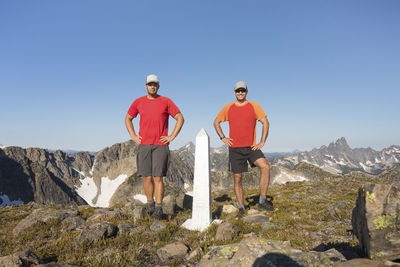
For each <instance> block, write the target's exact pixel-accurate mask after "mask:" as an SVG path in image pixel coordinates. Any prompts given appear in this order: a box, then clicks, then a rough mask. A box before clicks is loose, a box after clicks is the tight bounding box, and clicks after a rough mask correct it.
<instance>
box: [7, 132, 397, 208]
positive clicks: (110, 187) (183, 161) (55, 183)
mask: <svg viewBox="0 0 400 267" xmlns="http://www.w3.org/2000/svg"><path fill="white" fill-rule="evenodd" d="M136 153H137V145H136V144H135V143H134V142H133V141H127V142H124V143H117V144H114V145H112V146H111V147H106V148H104V149H102V150H101V151H99V152H97V153H94V154H93V153H89V152H77V153H71V154H69V153H66V152H64V151H61V150H57V151H49V150H45V149H41V148H20V147H15V146H8V147H2V148H0V206H1V205H6V204H18V203H21V202H24V203H26V202H29V201H34V202H36V203H39V204H44V205H55V204H61V205H71V204H78V205H81V204H89V205H91V206H99V207H109V206H113V205H115V204H118V203H126V202H135V201H136V200H135V199H134V196H136V195H143V194H144V192H143V186H142V181H141V178H140V177H138V176H137V175H136V171H137V167H136ZM194 153H195V145H194V144H193V143H191V142H190V143H188V144H187V145H185V146H183V147H181V148H180V149H178V150H174V151H171V157H170V163H169V170H168V174H167V177H166V178H165V183H166V190H165V194H166V195H168V194H175V195H176V194H184V193H188V191H191V190H192V185H193V167H194ZM267 158H268V159H269V161H270V163H271V179H270V184H271V186H274V185H275V184H284V183H286V182H292V181H303V180H313V179H323V178H326V177H334V176H342V177H343V178H346V175H352V174H354V173H355V172H359V173H358V174H357V175H373V174H378V173H380V174H379V175H381V176H382V177H386V176H391V177H394V178H396V177H397V176H399V169H400V167H398V166H400V147H399V146H394V145H393V146H391V147H389V148H385V149H383V150H381V151H376V150H373V149H371V148H355V149H351V148H350V147H349V146H348V144H347V142H346V140H345V138H340V139H339V140H337V141H336V142H332V143H331V144H329V145H328V146H321V147H320V148H318V149H317V148H316V149H313V150H311V151H308V152H297V153H294V154H289V155H285V154H282V153H274V154H267ZM210 162H211V186H212V190H213V191H223V190H226V189H227V188H232V187H233V179H232V177H231V173H230V172H229V171H228V168H227V167H228V149H227V147H226V146H222V147H219V148H211V149H210ZM396 166H397V167H396ZM258 179H259V178H258V170H257V168H255V169H254V168H253V169H250V171H249V172H248V173H246V174H245V175H244V177H243V184H244V186H245V187H246V188H257V187H258Z"/></svg>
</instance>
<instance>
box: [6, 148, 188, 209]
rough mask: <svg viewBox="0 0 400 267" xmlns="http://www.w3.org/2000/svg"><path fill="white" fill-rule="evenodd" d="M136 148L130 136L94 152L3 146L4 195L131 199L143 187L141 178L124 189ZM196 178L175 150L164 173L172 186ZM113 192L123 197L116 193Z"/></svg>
mask: <svg viewBox="0 0 400 267" xmlns="http://www.w3.org/2000/svg"><path fill="white" fill-rule="evenodd" d="M136 151H137V145H136V144H135V143H134V142H132V141H128V142H124V143H118V144H115V145H113V146H111V147H107V148H105V149H103V150H101V151H99V152H97V153H96V154H94V155H92V154H89V153H88V152H79V153H76V154H74V155H68V154H66V153H64V152H62V151H55V152H49V151H47V150H44V149H40V148H27V149H23V148H20V147H5V148H3V149H0V196H2V198H0V199H3V198H5V197H7V198H8V199H10V200H11V201H13V200H21V201H23V202H25V203H26V202H29V201H35V202H36V203H39V204H46V205H55V204H62V205H70V204H78V205H81V204H86V203H88V204H90V205H92V206H109V205H110V204H116V203H118V202H119V201H125V200H131V199H130V198H132V197H133V195H132V192H137V193H143V189H142V185H141V184H140V183H137V184H136V185H135V186H134V188H132V183H131V187H130V188H129V189H132V191H131V192H127V193H130V194H129V196H128V195H126V194H121V191H124V190H123V189H124V186H125V185H126V182H127V181H128V178H129V177H132V176H134V175H135V173H136V170H137V167H136ZM192 179H193V170H192V169H191V168H190V167H188V166H187V165H186V164H185V163H184V162H182V160H180V158H179V157H177V156H176V155H175V154H174V153H171V160H170V167H169V171H168V175H167V177H166V183H167V184H168V185H169V187H170V188H176V190H183V188H184V185H185V184H188V185H191V184H192ZM125 189H126V188H125ZM125 191H126V190H125ZM115 193H116V194H117V195H118V196H121V195H122V196H123V197H124V199H121V200H119V199H120V197H114V198H113V195H114V194H115ZM112 198H113V201H111V199H112ZM110 201H111V203H110ZM0 205H1V203H0Z"/></svg>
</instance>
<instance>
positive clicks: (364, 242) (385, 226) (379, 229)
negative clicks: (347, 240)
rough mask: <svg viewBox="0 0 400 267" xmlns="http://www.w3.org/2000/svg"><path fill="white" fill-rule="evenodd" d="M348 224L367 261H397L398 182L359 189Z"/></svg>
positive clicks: (399, 237) (399, 230) (399, 241)
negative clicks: (350, 225) (350, 222)
mask: <svg viewBox="0 0 400 267" xmlns="http://www.w3.org/2000/svg"><path fill="white" fill-rule="evenodd" d="M352 225H353V232H354V233H355V234H356V236H357V237H358V239H359V241H360V245H361V247H362V249H363V251H364V253H365V254H366V255H367V256H368V257H369V258H371V259H376V258H379V259H386V260H398V259H400V183H398V182H397V183H393V184H366V185H365V186H364V187H361V188H360V189H359V193H358V198H357V203H356V207H355V208H354V209H353V214H352Z"/></svg>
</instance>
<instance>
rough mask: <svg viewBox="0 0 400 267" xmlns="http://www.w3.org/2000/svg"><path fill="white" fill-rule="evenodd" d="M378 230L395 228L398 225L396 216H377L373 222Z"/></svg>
mask: <svg viewBox="0 0 400 267" xmlns="http://www.w3.org/2000/svg"><path fill="white" fill-rule="evenodd" d="M373 223H374V226H375V228H376V229H378V230H381V229H385V228H388V227H391V228H393V227H394V224H395V223H396V214H391V215H382V216H377V217H376V218H375V219H374V220H373Z"/></svg>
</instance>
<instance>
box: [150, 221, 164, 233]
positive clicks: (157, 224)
mask: <svg viewBox="0 0 400 267" xmlns="http://www.w3.org/2000/svg"><path fill="white" fill-rule="evenodd" d="M166 227H167V225H166V224H165V223H163V222H160V221H154V222H153V223H152V225H151V226H150V230H151V231H153V232H159V231H161V230H163V229H165V228H166Z"/></svg>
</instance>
